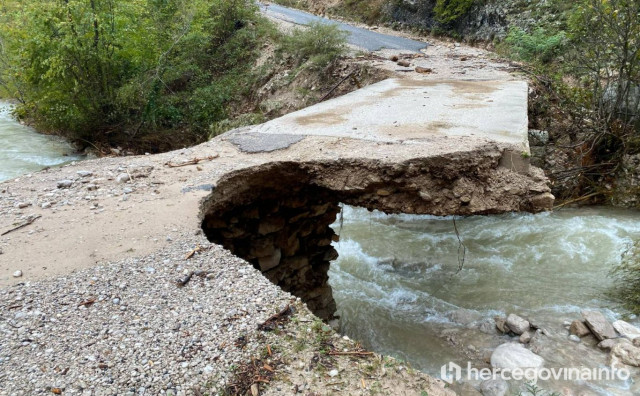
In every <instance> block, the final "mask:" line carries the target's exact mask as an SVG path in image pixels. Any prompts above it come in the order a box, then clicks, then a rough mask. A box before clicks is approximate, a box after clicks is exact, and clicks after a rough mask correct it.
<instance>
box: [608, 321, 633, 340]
mask: <svg viewBox="0 0 640 396" xmlns="http://www.w3.org/2000/svg"><path fill="white" fill-rule="evenodd" d="M612 325H613V328H614V329H616V331H617V332H618V333H620V335H621V336H623V337H625V338H628V339H630V340H632V341H633V340H635V339H636V338H640V329H639V328H637V327H636V326H634V325H632V324H631V323H628V322H625V321H624V320H616V321H615V322H613V324H612Z"/></svg>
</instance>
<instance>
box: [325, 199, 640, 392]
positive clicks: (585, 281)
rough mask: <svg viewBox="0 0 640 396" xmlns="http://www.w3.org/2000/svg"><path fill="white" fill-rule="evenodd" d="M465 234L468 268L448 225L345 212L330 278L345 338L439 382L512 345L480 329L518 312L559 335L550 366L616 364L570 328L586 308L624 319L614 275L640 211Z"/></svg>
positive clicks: (470, 221)
mask: <svg viewBox="0 0 640 396" xmlns="http://www.w3.org/2000/svg"><path fill="white" fill-rule="evenodd" d="M456 225H457V229H458V231H459V234H460V239H461V240H462V242H463V243H464V246H465V247H466V254H465V255H464V261H463V263H462V259H463V251H462V250H461V246H460V243H459V241H458V238H457V236H456V233H455V229H454V224H453V220H452V218H450V217H449V218H438V217H433V216H410V215H393V216H387V215H384V214H381V213H379V212H373V213H370V212H368V211H366V210H364V209H359V208H350V207H346V208H345V210H344V212H343V222H342V228H340V225H339V224H338V223H336V224H335V225H334V228H335V229H336V231H337V232H338V233H339V234H340V236H341V241H340V242H339V243H337V244H336V248H337V250H338V252H339V253H340V257H339V258H338V260H337V261H336V262H335V263H333V264H332V267H331V270H330V283H331V285H332V287H333V288H334V297H335V299H336V302H337V304H338V314H339V315H340V316H341V331H342V332H343V333H345V334H347V335H349V336H351V337H352V338H354V339H357V340H360V341H361V342H362V343H363V344H364V345H365V346H366V347H369V348H371V349H373V350H376V351H378V352H381V353H383V354H389V355H393V356H396V357H399V358H401V359H403V360H406V361H408V362H410V363H411V364H412V365H413V366H414V367H417V368H419V369H422V370H424V371H426V372H429V373H432V374H439V373H440V367H441V366H442V365H443V364H445V363H447V362H449V361H454V362H457V363H458V364H460V363H466V362H467V361H472V362H474V364H476V365H481V364H482V363H483V362H484V360H485V359H486V357H484V358H483V356H486V354H487V353H488V351H490V350H492V349H493V348H495V346H497V345H499V344H501V343H504V342H507V341H508V339H509V337H508V336H499V335H497V334H493V335H490V334H486V332H485V333H483V332H482V331H480V330H479V325H480V324H481V323H482V322H483V321H492V319H493V317H494V316H496V315H505V314H508V313H517V314H519V315H522V316H526V317H529V318H531V319H535V320H536V321H537V322H539V323H541V324H543V325H544V326H545V327H546V328H548V329H549V331H550V332H551V333H552V334H553V336H552V337H550V341H548V345H546V349H545V348H543V350H542V351H541V352H540V354H541V355H543V357H545V359H546V360H547V365H553V366H556V367H561V366H566V365H569V366H581V365H582V366H586V367H591V366H598V365H600V366H602V365H606V364H607V362H606V354H605V353H604V352H602V351H600V350H598V348H597V347H595V345H588V344H589V342H588V341H587V340H585V341H584V342H582V343H580V344H576V343H573V342H572V341H569V340H568V338H567V337H568V332H567V330H566V328H565V327H564V325H563V322H565V321H573V320H575V319H579V318H580V311H581V310H582V309H585V308H590V309H597V310H600V311H602V312H603V313H604V314H605V315H606V316H607V317H608V318H609V319H611V320H613V319H617V318H620V316H621V314H622V313H623V312H621V311H620V310H619V309H618V308H617V307H616V305H615V304H614V303H613V302H612V301H610V300H609V299H608V298H607V295H606V292H607V290H609V288H610V287H611V285H612V282H613V280H612V279H611V277H610V276H609V273H610V270H611V269H612V267H613V266H614V265H615V264H616V263H618V262H619V261H620V258H621V254H622V253H623V252H624V251H625V250H626V249H627V248H628V246H629V245H630V244H631V243H632V242H633V241H634V240H637V239H639V238H640V212H635V211H623V210H617V209H611V208H590V209H567V210H562V211H557V212H554V213H544V214H538V215H530V214H507V215H501V216H487V217H484V216H474V217H468V218H457V219H456ZM461 263H462V264H463V265H462V268H461V269H460V265H461ZM635 324H637V323H635ZM484 364H485V366H486V363H484ZM566 385H567V384H551V386H556V387H557V386H566ZM569 386H570V387H573V386H577V387H578V388H579V389H582V390H584V389H586V390H588V391H589V392H593V393H590V394H637V393H635V392H636V391H638V389H636V388H633V386H632V385H630V383H629V382H617V383H616V382H611V383H606V384H601V383H581V384H579V385H576V384H575V383H572V384H569ZM629 392H630V393H629Z"/></svg>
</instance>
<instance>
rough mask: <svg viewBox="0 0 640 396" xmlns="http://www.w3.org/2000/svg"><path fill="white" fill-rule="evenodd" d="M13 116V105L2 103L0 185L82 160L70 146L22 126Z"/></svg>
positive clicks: (0, 107)
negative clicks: (3, 182)
mask: <svg viewBox="0 0 640 396" xmlns="http://www.w3.org/2000/svg"><path fill="white" fill-rule="evenodd" d="M11 112H12V106H11V105H10V104H8V103H5V102H0V181H2V180H8V179H11V178H14V177H18V176H20V175H23V174H25V173H29V172H34V171H37V170H40V169H43V168H45V167H47V166H58V165H62V164H64V163H67V162H71V161H75V160H79V159H81V158H82V157H80V156H78V155H75V154H73V151H74V150H73V147H72V146H71V145H70V144H68V143H67V142H65V141H63V140H61V139H59V138H56V137H53V136H45V135H42V134H39V133H37V132H36V131H35V130H33V129H32V128H29V127H27V126H24V125H21V124H20V123H19V122H17V121H16V120H15V119H13V117H12V116H11Z"/></svg>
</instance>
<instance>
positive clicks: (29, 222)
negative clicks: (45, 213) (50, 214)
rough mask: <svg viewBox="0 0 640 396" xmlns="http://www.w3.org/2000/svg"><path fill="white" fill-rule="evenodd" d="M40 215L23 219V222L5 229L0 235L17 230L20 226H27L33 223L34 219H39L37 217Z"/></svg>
mask: <svg viewBox="0 0 640 396" xmlns="http://www.w3.org/2000/svg"><path fill="white" fill-rule="evenodd" d="M41 217H42V216H41V215H37V216H34V217H30V218H29V219H27V221H25V222H24V223H22V224H19V225H18V226H16V227H14V228H12V229H10V230H7V231H5V232H3V233H2V234H0V236H4V235H7V234H8V233H10V232H14V231H17V230H19V229H21V228H24V227H26V226H28V225H30V224H33V222H34V221H36V220H38V219H39V218H41Z"/></svg>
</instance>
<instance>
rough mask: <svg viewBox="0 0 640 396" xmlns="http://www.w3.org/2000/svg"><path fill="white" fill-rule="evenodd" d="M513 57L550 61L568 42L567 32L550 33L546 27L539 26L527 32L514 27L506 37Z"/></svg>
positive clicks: (530, 60) (528, 60)
mask: <svg viewBox="0 0 640 396" xmlns="http://www.w3.org/2000/svg"><path fill="white" fill-rule="evenodd" d="M505 43H506V44H507V45H508V46H509V50H510V51H511V52H512V55H513V57H515V58H517V59H518V60H524V61H527V62H533V61H540V62H542V63H548V62H550V61H552V60H553V59H554V58H555V57H556V56H557V55H558V54H559V53H560V51H561V49H562V48H563V46H564V45H565V43H566V34H565V33H564V32H558V33H555V34H549V32H547V30H545V29H544V28H541V27H539V28H537V29H535V30H534V31H533V32H532V33H527V32H526V31H524V30H523V29H520V28H519V27H516V26H514V27H512V28H510V29H509V33H508V34H507V37H506V38H505Z"/></svg>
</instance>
